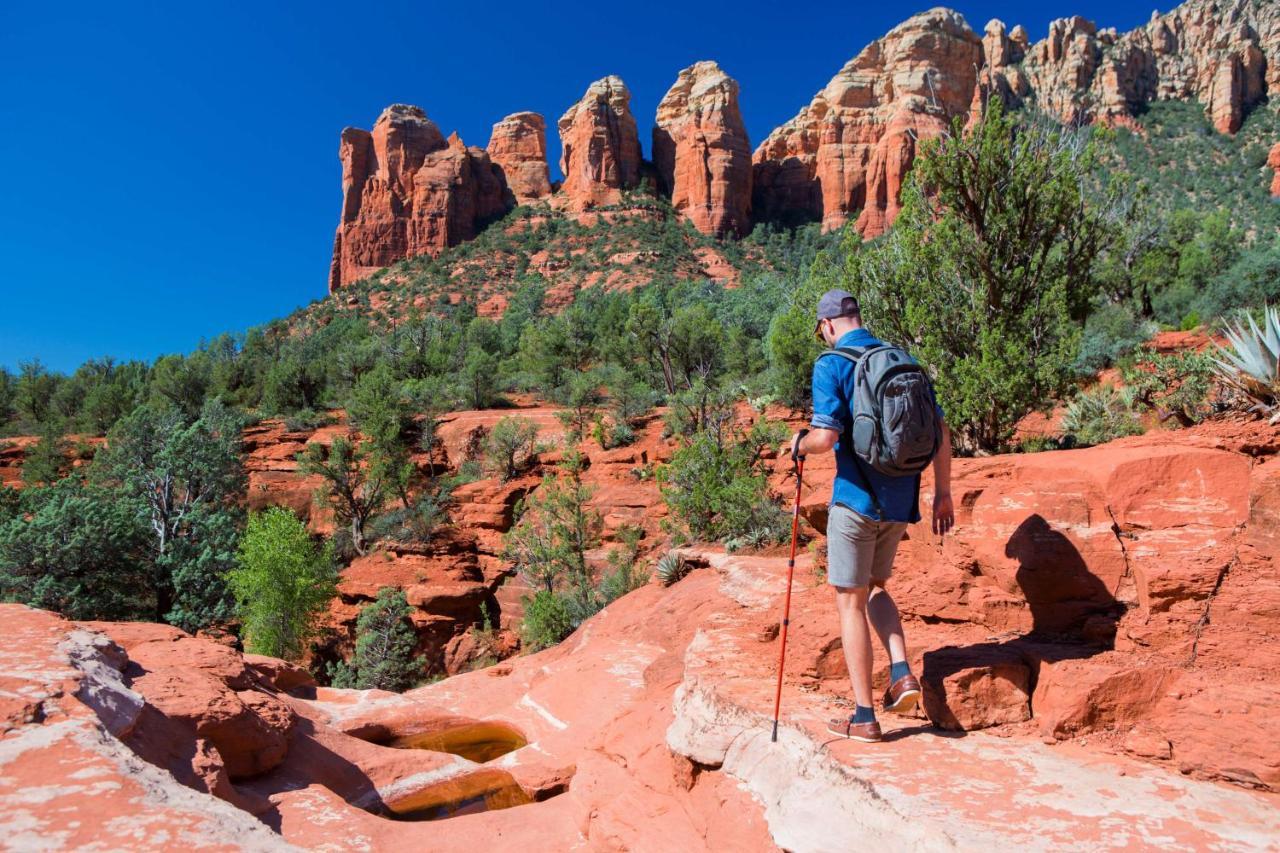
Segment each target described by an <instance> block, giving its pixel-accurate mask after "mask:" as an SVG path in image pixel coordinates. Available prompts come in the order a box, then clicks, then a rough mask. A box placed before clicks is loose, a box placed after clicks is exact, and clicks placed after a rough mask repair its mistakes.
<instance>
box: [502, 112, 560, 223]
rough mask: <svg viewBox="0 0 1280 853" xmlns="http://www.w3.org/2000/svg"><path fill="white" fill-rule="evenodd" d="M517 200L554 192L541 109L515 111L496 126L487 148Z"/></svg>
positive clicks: (521, 202)
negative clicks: (538, 111) (535, 110)
mask: <svg viewBox="0 0 1280 853" xmlns="http://www.w3.org/2000/svg"><path fill="white" fill-rule="evenodd" d="M486 151H488V153H489V159H490V160H491V161H492V162H493V165H494V166H495V167H496V168H497V169H498V171H499V172H500V173H501V176H502V180H503V181H504V182H505V184H506V187H507V189H508V190H509V191H510V192H511V200H512V201H513V202H514V203H515V204H529V203H531V202H535V201H539V200H541V199H544V198H546V197H547V196H549V195H551V178H550V175H549V172H548V169H547V122H546V120H545V119H543V117H542V116H540V115H538V114H537V113H529V112H525V113H512V114H511V115H509V116H507V117H506V118H504V119H503V120H502V121H500V122H498V123H497V124H495V125H494V126H493V134H492V135H491V136H490V137H489V146H488V148H487V149H486Z"/></svg>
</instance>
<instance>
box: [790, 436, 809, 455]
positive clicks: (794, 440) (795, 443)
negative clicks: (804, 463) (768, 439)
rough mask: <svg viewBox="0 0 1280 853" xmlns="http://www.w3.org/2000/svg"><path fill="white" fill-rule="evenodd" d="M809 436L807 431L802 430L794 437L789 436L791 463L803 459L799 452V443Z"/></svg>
mask: <svg viewBox="0 0 1280 853" xmlns="http://www.w3.org/2000/svg"><path fill="white" fill-rule="evenodd" d="M808 434H809V430H807V429H802V430H800V431H799V432H798V433H796V434H795V435H793V436H791V461H793V462H794V461H795V460H797V459H803V458H804V454H803V453H801V452H800V442H801V441H804V437H805V436H806V435H808Z"/></svg>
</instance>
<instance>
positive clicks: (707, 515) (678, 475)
mask: <svg viewBox="0 0 1280 853" xmlns="http://www.w3.org/2000/svg"><path fill="white" fill-rule="evenodd" d="M784 436H785V429H784V428H783V425H782V424H779V423H774V422H772V421H768V420H765V419H763V418H761V419H758V420H756V421H755V422H754V423H753V424H752V425H751V427H750V429H747V430H745V431H744V430H741V429H740V428H738V427H736V426H734V425H733V424H731V423H723V424H720V425H718V426H716V427H714V428H712V429H705V430H702V431H700V432H698V433H696V434H695V435H694V436H693V438H692V440H690V441H689V442H688V443H686V444H685V445H684V446H683V447H681V448H680V449H679V450H677V451H676V452H675V454H674V455H673V456H672V459H671V463H670V464H669V465H666V466H664V467H663V468H661V469H659V481H660V483H661V487H660V488H661V491H662V497H663V500H664V501H665V502H666V504H667V508H668V509H669V510H670V513H671V515H670V519H669V526H670V527H672V528H673V529H675V530H677V531H680V532H686V533H688V535H690V536H692V537H693V538H695V539H705V540H723V539H728V538H732V537H734V536H742V535H744V534H747V533H749V532H751V531H753V530H757V529H762V530H768V531H770V535H771V536H774V537H781V536H782V535H783V533H784V531H785V527H786V525H785V524H784V515H785V514H784V513H783V512H782V510H780V509H779V508H778V506H777V505H776V504H775V503H774V502H773V500H772V498H771V496H770V494H769V484H768V477H767V469H766V468H765V465H764V459H763V455H762V454H763V453H764V451H765V450H766V449H768V448H772V447H776V446H777V445H778V444H779V443H781V441H782V440H783V438H784Z"/></svg>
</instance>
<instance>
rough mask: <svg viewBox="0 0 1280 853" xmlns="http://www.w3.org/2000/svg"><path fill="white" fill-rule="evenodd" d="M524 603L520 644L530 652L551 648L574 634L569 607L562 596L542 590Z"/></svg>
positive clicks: (527, 597)
mask: <svg viewBox="0 0 1280 853" xmlns="http://www.w3.org/2000/svg"><path fill="white" fill-rule="evenodd" d="M523 601H524V620H523V621H522V622H521V623H520V642H521V644H522V645H523V646H524V647H525V648H526V649H528V650H529V651H532V652H536V651H539V650H541V649H546V648H550V647H551V646H554V645H555V644H556V643H558V642H560V641H561V640H563V639H564V638H565V637H567V636H569V634H571V633H572V632H573V620H572V618H571V617H570V615H569V607H568V605H567V604H566V603H565V600H564V599H563V598H562V597H561V596H560V595H557V594H556V593H554V592H548V591H547V590H545V589H540V590H538V591H537V592H535V593H534V594H533V595H532V596H525V597H524V599H523Z"/></svg>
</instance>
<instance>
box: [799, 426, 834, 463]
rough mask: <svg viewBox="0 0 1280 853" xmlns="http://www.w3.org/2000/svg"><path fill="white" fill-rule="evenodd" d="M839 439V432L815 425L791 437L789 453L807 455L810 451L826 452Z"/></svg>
mask: <svg viewBox="0 0 1280 853" xmlns="http://www.w3.org/2000/svg"><path fill="white" fill-rule="evenodd" d="M839 440H840V433H839V432H837V431H836V430H833V429H822V428H820V427H815V428H813V429H810V430H808V431H807V432H803V433H800V432H798V433H796V434H795V435H794V436H792V438H791V454H792V455H793V456H808V455H809V454H810V453H827V452H829V451H830V450H831V449H832V448H833V447H835V446H836V442H837V441H839Z"/></svg>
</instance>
